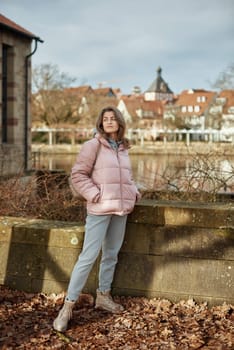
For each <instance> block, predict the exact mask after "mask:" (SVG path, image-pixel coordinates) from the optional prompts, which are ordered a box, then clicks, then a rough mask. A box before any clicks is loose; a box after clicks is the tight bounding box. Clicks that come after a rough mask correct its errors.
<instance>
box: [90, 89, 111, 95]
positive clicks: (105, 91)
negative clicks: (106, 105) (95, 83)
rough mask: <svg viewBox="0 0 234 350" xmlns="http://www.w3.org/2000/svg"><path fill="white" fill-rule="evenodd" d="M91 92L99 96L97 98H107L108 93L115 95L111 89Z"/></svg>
mask: <svg viewBox="0 0 234 350" xmlns="http://www.w3.org/2000/svg"><path fill="white" fill-rule="evenodd" d="M93 91H94V93H95V94H96V95H99V96H108V95H109V93H111V94H113V95H115V93H114V91H113V89H112V88H111V87H105V88H97V89H93Z"/></svg>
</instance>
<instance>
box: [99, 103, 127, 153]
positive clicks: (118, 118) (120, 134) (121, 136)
mask: <svg viewBox="0 0 234 350" xmlns="http://www.w3.org/2000/svg"><path fill="white" fill-rule="evenodd" d="M105 112H113V113H114V115H115V118H116V121H117V123H118V125H119V130H118V133H117V139H118V141H122V143H123V145H124V147H125V148H129V140H128V139H127V138H126V137H124V134H125V131H126V122H125V120H124V117H123V115H122V113H121V112H120V110H118V108H116V107H112V106H108V107H105V108H103V109H102V110H101V112H100V114H99V116H98V118H97V122H96V130H97V132H99V133H100V134H101V135H102V136H103V137H105V138H106V139H107V138H108V135H107V134H106V133H105V131H104V129H103V123H102V122H103V115H104V113H105Z"/></svg>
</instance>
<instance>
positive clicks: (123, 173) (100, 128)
mask: <svg viewBox="0 0 234 350" xmlns="http://www.w3.org/2000/svg"><path fill="white" fill-rule="evenodd" d="M125 129H126V124H125V120H124V118H123V116H122V114H121V113H120V111H119V110H118V109H117V108H115V107H107V108H104V109H103V110H102V111H101V113H100V115H99V117H98V119H97V122H96V130H97V133H96V135H95V137H94V138H93V139H91V140H89V141H87V142H85V143H84V145H83V147H82V148H81V151H80V153H79V155H78V157H77V161H76V163H75V165H74V167H73V168H72V173H71V179H72V183H73V186H74V187H75V189H76V190H77V191H78V192H79V193H80V194H81V195H82V196H83V197H84V198H85V199H86V200H87V217H86V224H85V239H84V244H83V249H82V252H81V254H80V255H79V258H78V261H77V263H76V264H75V266H74V269H73V272H72V275H71V279H70V283H69V286H68V291H67V296H66V298H65V302H64V305H63V307H62V309H61V310H60V312H59V314H58V317H57V318H56V319H55V320H54V323H53V327H54V329H55V330H58V331H60V332H63V331H65V330H66V329H67V324H68V321H69V320H70V319H71V317H72V309H73V307H74V305H75V302H76V300H77V299H78V297H79V294H80V293H81V291H82V289H83V287H84V285H85V283H86V280H87V278H88V275H89V273H90V271H91V268H92V266H93V264H94V262H95V261H96V259H97V257H98V255H99V253H100V250H102V258H101V262H100V269H99V288H98V290H97V297H96V302H95V307H96V308H101V309H104V310H107V311H110V312H112V313H118V312H121V311H123V306H122V305H120V304H117V303H115V302H114V301H113V299H112V297H111V294H110V291H111V284H112V281H113V276H114V272H115V267H116V263H117V257H118V253H119V250H120V248H121V245H122V243H123V239H124V234H125V226H126V221H127V215H128V214H129V213H130V212H131V211H132V210H133V208H134V205H135V202H136V200H139V199H140V193H139V192H138V190H137V188H136V186H135V184H134V182H133V180H132V175H131V165H130V160H129V156H128V148H129V143H128V140H127V139H126V138H125V137H124V133H125Z"/></svg>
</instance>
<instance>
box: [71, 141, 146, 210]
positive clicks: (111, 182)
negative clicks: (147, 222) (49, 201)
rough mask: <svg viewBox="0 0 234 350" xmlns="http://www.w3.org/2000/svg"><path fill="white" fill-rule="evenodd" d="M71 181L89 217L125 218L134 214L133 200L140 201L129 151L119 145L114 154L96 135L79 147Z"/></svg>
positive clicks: (107, 143)
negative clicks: (84, 203)
mask: <svg viewBox="0 0 234 350" xmlns="http://www.w3.org/2000/svg"><path fill="white" fill-rule="evenodd" d="M99 142H100V144H101V145H100V147H99ZM97 152H98V156H97V159H96V154H97ZM95 160H96V162H95ZM94 163H95V165H94V168H93V164H94ZM92 168H93V171H92ZM91 172H92V174H91ZM90 174H91V177H90ZM71 179H72V183H73V185H74V187H75V188H76V189H77V190H78V192H79V193H80V194H81V195H82V196H83V197H84V198H85V199H86V200H87V212H88V213H89V214H95V215H106V214H116V215H125V214H128V213H130V212H131V211H132V210H133V208H134V205H135V202H136V200H138V199H140V193H139V192H138V190H137V188H136V186H135V184H134V182H133V180H132V173H131V164H130V160H129V156H128V151H127V150H126V149H125V148H124V147H123V145H122V144H120V145H119V148H118V151H116V150H114V149H113V148H112V147H111V146H110V144H109V142H108V141H107V140H105V139H104V138H103V137H101V136H100V135H99V134H97V135H96V136H95V138H93V139H91V140H89V141H87V142H85V143H84V145H83V146H82V148H81V150H80V152H79V154H78V156H77V160H76V163H75V165H74V166H73V168H72V172H71Z"/></svg>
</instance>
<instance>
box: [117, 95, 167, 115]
mask: <svg viewBox="0 0 234 350" xmlns="http://www.w3.org/2000/svg"><path fill="white" fill-rule="evenodd" d="M121 99H122V100H123V102H124V103H125V106H126V108H127V110H128V112H129V114H131V116H133V117H134V116H137V113H136V111H137V110H142V111H143V113H144V112H153V114H154V116H156V115H162V114H163V104H162V101H158V100H157V101H145V100H144V97H143V95H138V96H135V95H131V96H129V97H128V96H122V98H121Z"/></svg>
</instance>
